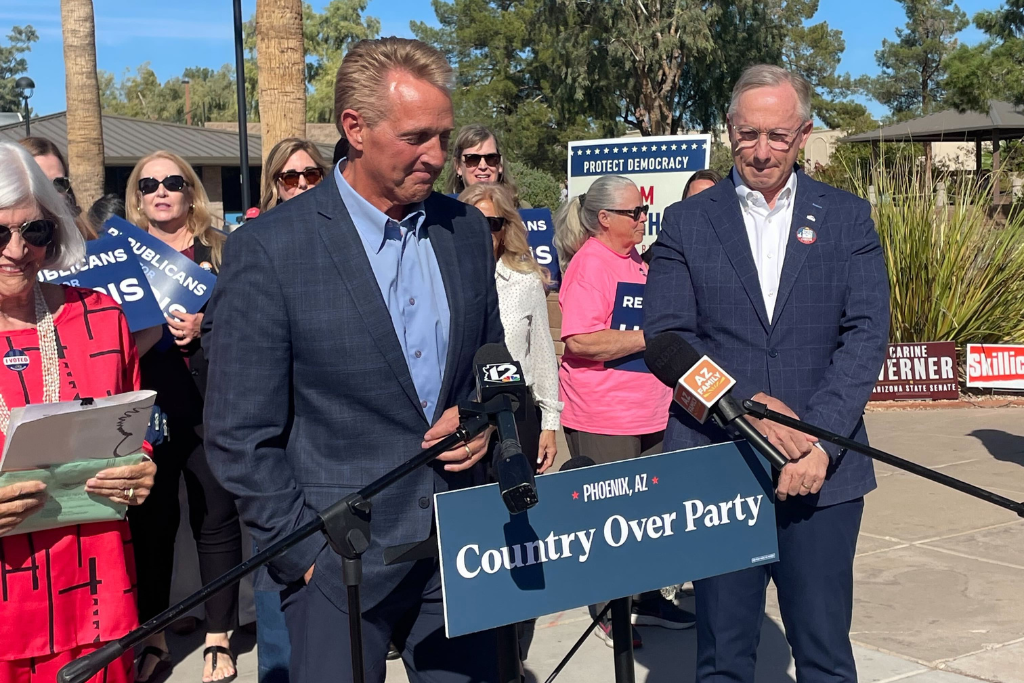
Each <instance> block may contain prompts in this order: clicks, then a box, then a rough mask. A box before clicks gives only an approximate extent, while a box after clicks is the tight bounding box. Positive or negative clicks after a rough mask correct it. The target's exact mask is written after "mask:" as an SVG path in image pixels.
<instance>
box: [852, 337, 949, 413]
mask: <svg viewBox="0 0 1024 683" xmlns="http://www.w3.org/2000/svg"><path fill="white" fill-rule="evenodd" d="M959 397H960V392H959V390H958V388H957V379H956V344H955V343H954V342H923V343H918V344H889V353H888V355H887V356H886V359H885V363H884V364H883V365H882V369H881V370H880V371H879V372H878V382H877V383H876V384H875V388H874V389H873V390H872V392H871V400H872V401H892V400H905V399H927V400H937V399H957V398H959Z"/></svg>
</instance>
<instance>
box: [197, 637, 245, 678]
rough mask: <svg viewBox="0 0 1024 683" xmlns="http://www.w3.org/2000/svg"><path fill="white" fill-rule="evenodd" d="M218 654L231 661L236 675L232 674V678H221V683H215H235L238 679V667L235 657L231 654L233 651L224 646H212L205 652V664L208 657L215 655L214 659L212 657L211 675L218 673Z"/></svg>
mask: <svg viewBox="0 0 1024 683" xmlns="http://www.w3.org/2000/svg"><path fill="white" fill-rule="evenodd" d="M218 654H222V655H225V656H226V657H227V658H228V659H230V660H231V666H232V667H233V668H234V670H235V673H233V674H231V675H230V676H225V677H224V678H221V679H220V680H219V681H214V683H228V681H233V680H235V679H236V678H238V665H237V664H235V656H234V655H233V654H231V650H229V649H227V648H226V647H224V646H223V645H211V646H210V647H208V648H206V649H205V650H203V662H206V655H213V656H212V657H210V670H211V674H212V673H214V672H216V671H217V655H218ZM204 666H205V663H204Z"/></svg>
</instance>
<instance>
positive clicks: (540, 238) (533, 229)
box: [519, 209, 562, 289]
mask: <svg viewBox="0 0 1024 683" xmlns="http://www.w3.org/2000/svg"><path fill="white" fill-rule="evenodd" d="M519 217H520V218H522V219H523V225H525V226H526V239H527V241H528V242H529V243H530V252H531V253H532V254H533V257H534V258H535V259H537V263H539V264H540V265H542V266H544V267H545V268H547V269H548V271H549V272H550V273H551V288H552V289H558V286H559V285H560V284H561V283H562V271H560V270H559V269H558V253H557V252H556V251H555V242H554V239H555V221H554V220H553V219H552V218H551V209H519Z"/></svg>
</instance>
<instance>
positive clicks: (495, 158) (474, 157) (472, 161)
mask: <svg viewBox="0 0 1024 683" xmlns="http://www.w3.org/2000/svg"><path fill="white" fill-rule="evenodd" d="M481 160H482V161H483V162H484V163H486V164H487V165H488V166H490V167H491V168H498V164H500V163H501V155H500V154H498V153H497V152H495V153H493V154H463V155H462V163H464V164H466V166H468V167H469V168H476V167H477V166H479V165H480V161H481Z"/></svg>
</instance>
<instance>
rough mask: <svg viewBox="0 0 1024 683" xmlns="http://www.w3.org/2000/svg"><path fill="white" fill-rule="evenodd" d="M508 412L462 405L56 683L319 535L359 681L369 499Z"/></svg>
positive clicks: (497, 402)
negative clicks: (337, 586) (445, 423)
mask: <svg viewBox="0 0 1024 683" xmlns="http://www.w3.org/2000/svg"><path fill="white" fill-rule="evenodd" d="M510 410H511V401H510V400H509V398H508V397H507V396H498V397H495V398H493V399H491V400H490V401H488V402H487V403H484V404H479V403H470V402H467V403H464V404H462V405H461V406H460V413H461V414H462V415H463V416H464V418H463V420H462V421H461V422H460V423H459V426H458V428H457V429H456V430H455V431H454V432H452V433H451V434H449V435H448V436H446V437H444V438H443V439H441V440H440V441H438V442H437V443H436V444H434V445H433V446H431V447H430V448H427V449H425V450H422V451H420V452H419V454H417V455H415V456H413V457H412V458H410V459H409V460H407V461H405V462H404V463H402V464H401V465H399V466H398V467H396V468H395V469H393V470H391V471H390V472H388V473H386V474H384V475H383V476H381V477H380V478H378V479H377V480H376V481H373V482H371V483H369V484H367V485H366V486H364V487H363V488H361V489H360V490H359V491H356V492H355V493H351V494H349V495H348V496H345V497H344V498H342V499H341V500H339V501H338V502H337V503H335V504H334V505H332V506H331V507H329V508H327V509H326V510H324V511H323V512H321V513H320V515H319V517H318V519H316V520H315V521H312V522H309V523H307V524H306V525H305V526H302V527H299V528H298V529H296V530H295V531H293V532H292V533H291V534H289V535H288V536H287V537H285V538H283V539H281V540H280V541H278V542H277V543H275V544H273V545H271V546H270V547H269V548H267V549H265V550H263V551H262V552H259V553H257V554H256V555H253V556H252V557H251V558H249V559H248V560H246V561H245V562H243V563H242V564H240V565H238V566H237V567H235V568H234V569H232V570H230V571H228V572H226V573H224V574H223V575H221V576H220V577H218V578H216V579H214V580H213V581H211V582H210V583H209V584H207V585H206V586H203V587H202V588H201V589H199V590H198V591H197V592H195V593H193V594H192V595H190V596H189V597H187V598H185V599H184V600H182V601H181V602H179V603H178V604H177V605H174V606H172V607H170V608H168V609H166V610H164V611H163V612H161V613H160V614H158V615H156V616H155V617H153V618H152V619H150V620H149V621H147V622H146V623H145V624H143V625H141V626H139V627H138V628H137V629H135V630H134V631H131V632H129V633H128V634H126V635H124V636H122V637H121V638H118V639H117V640H113V641H111V642H109V643H107V644H105V645H104V646H103V647H101V648H99V649H98V650H96V651H95V652H91V653H89V654H87V655H85V656H84V657H80V658H78V659H76V660H75V661H73V662H71V663H70V664H67V665H65V666H64V667H62V668H61V670H60V671H59V672H58V673H57V682H58V683H85V682H86V681H88V680H89V679H90V678H92V677H93V676H95V675H96V674H97V673H98V672H99V671H100V670H102V669H103V668H104V667H105V666H107V665H108V664H110V663H111V662H113V661H114V660H115V659H117V658H118V657H120V656H121V655H122V654H124V652H125V651H126V650H128V648H131V647H134V646H135V645H137V644H139V643H141V642H142V641H143V640H145V639H146V638H148V637H149V636H151V635H153V634H154V633H158V632H160V631H162V630H163V629H164V628H166V627H167V626H169V625H170V624H171V623H172V622H173V621H175V620H176V619H178V618H179V617H181V616H182V615H183V614H185V613H187V612H188V611H190V610H191V609H192V608H193V607H196V606H197V605H200V604H202V603H204V602H206V600H207V599H209V598H210V597H212V596H213V595H215V594H216V593H218V592H220V591H221V590H222V589H224V588H227V587H228V586H232V585H234V584H236V583H238V581H240V580H241V579H242V577H244V576H246V575H248V574H250V573H252V572H253V571H255V570H256V569H258V568H259V567H261V566H263V565H264V564H266V563H267V562H269V561H270V560H272V559H274V558H275V557H277V556H278V555H281V554H282V553H284V552H285V551H287V550H289V549H291V548H292V547H294V546H296V545H298V544H299V543H301V542H302V541H304V540H305V539H307V538H309V537H310V536H312V535H313V534H315V533H316V532H318V531H323V532H324V534H325V535H326V536H327V540H328V543H329V544H330V546H331V548H332V549H333V550H334V551H335V552H337V553H338V554H340V555H341V557H342V576H343V579H344V581H345V585H346V587H347V589H348V600H349V603H348V615H349V638H350V642H351V651H352V676H353V680H354V681H355V683H363V680H364V676H363V643H362V619H361V612H360V609H359V584H360V583H361V581H362V575H363V564H362V555H363V553H365V552H366V549H367V548H368V547H369V545H370V500H369V499H370V498H372V497H373V496H375V495H377V494H378V493H380V492H381V491H383V490H384V489H386V488H388V487H389V486H391V485H392V484H394V483H395V482H397V481H398V480H400V479H402V478H403V477H405V476H406V475H407V474H409V473H410V472H412V471H413V470H416V469H418V468H420V467H423V466H424V465H426V464H428V463H430V462H432V461H433V460H435V459H436V458H437V457H438V456H439V455H441V454H442V453H444V452H445V451H449V450H452V449H453V448H454V447H456V446H458V445H459V444H462V443H466V442H468V441H470V440H471V439H473V437H475V436H476V435H477V434H480V433H481V432H483V431H484V430H485V429H486V428H487V427H488V425H490V424H491V423H492V422H493V421H494V420H495V419H496V416H497V415H498V414H499V413H500V412H502V411H510Z"/></svg>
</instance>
